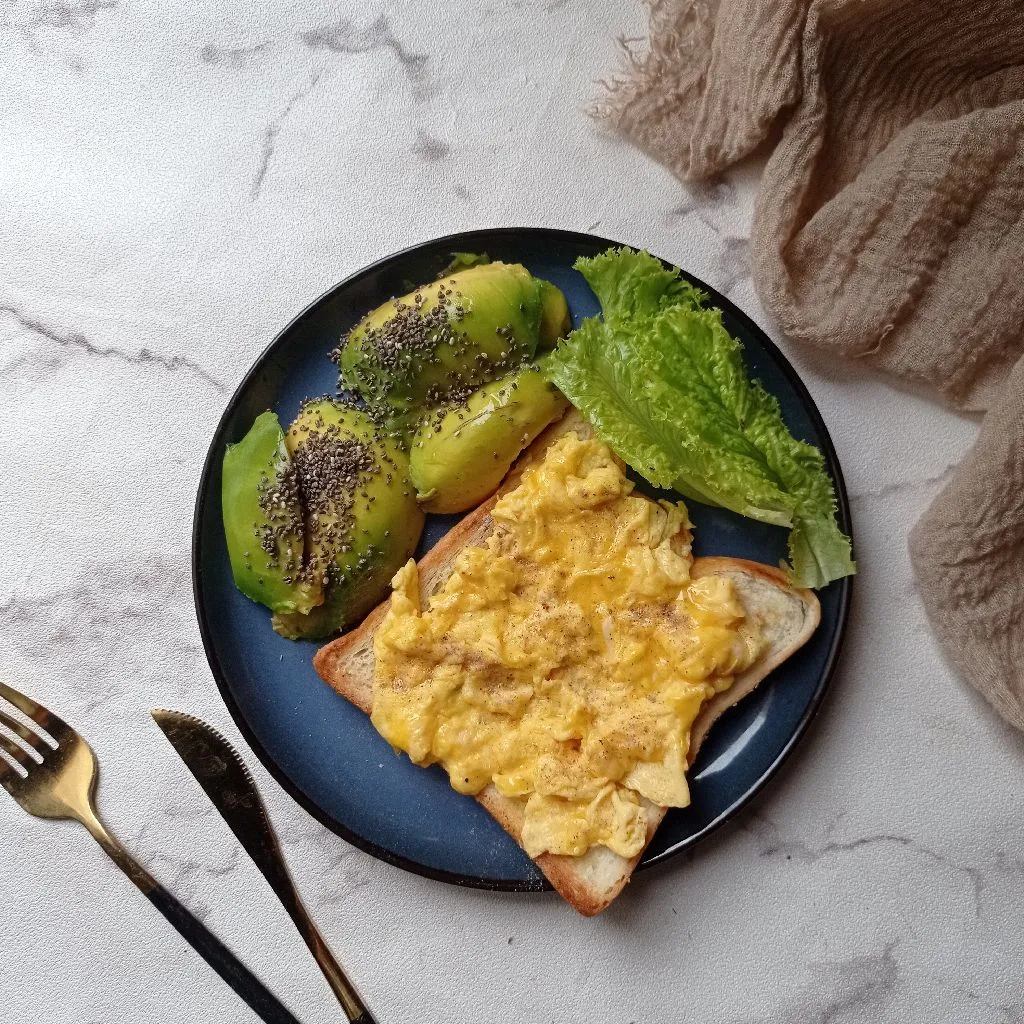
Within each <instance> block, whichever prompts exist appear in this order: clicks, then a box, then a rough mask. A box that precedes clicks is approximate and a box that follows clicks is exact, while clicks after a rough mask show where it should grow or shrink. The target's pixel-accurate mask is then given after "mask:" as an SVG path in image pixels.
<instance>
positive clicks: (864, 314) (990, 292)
mask: <svg viewBox="0 0 1024 1024" xmlns="http://www.w3.org/2000/svg"><path fill="white" fill-rule="evenodd" d="M650 8H651V10H650V14H651V41H650V50H649V53H648V54H647V56H646V57H644V58H642V59H635V58H631V66H630V68H629V69H628V71H627V74H626V75H625V76H624V77H623V78H621V79H619V80H617V81H615V82H613V83H612V85H611V87H610V90H609V92H608V93H607V94H606V96H605V97H604V99H603V101H602V102H601V104H600V107H599V111H598V113H599V115H600V116H602V117H603V118H605V119H607V120H608V121H609V122H610V123H611V124H613V125H614V127H615V128H616V129H617V130H618V131H619V132H620V133H622V134H623V135H624V136H626V137H627V138H629V139H630V140H632V141H633V142H634V143H635V144H636V145H638V146H640V147H641V148H642V149H644V150H646V151H647V152H648V153H650V154H651V155H652V156H653V157H655V158H656V159H658V160H659V161H661V162H662V163H664V164H666V165H667V166H668V167H670V168H671V169H672V170H673V171H675V172H676V173H677V174H679V175H680V176H681V177H684V178H704V177H708V176H710V175H714V174H716V173H717V172H719V171H721V170H722V169H723V168H725V167H728V166H729V165H730V164H732V163H734V162H735V161H737V160H739V159H741V158H743V157H745V156H747V155H748V154H750V153H751V152H753V151H754V150H755V149H757V148H758V147H760V146H761V145H762V144H765V143H768V144H770V145H771V146H772V148H771V154H770V156H769V158H768V162H767V165H766V166H765V169H764V175H763V178H762V181H761V189H760V194H759V196H758V201H757V207H756V213H755V219H754V229H753V236H752V239H751V256H752V262H753V270H754V281H755V284H756V286H757V290H758V294H759V295H760V297H761V299H762V301H763V302H764V304H765V306H766V307H767V308H768V309H770V310H771V312H772V313H774V315H775V316H776V317H777V318H778V320H779V322H780V324H781V325H782V327H783V329H784V330H785V331H786V333H787V334H788V335H789V337H791V338H793V339H795V340H797V341H800V342H803V343H806V344H808V345H813V346H814V347H816V348H819V349H826V350H829V351H832V352H835V353H836V354H838V355H843V356H849V357H853V358H858V359H862V360H864V361H865V362H867V363H870V364H871V365H872V366H875V367H878V368H880V369H882V370H884V371H886V372H888V373H891V374H894V375H896V376H897V377H899V378H902V379H903V380H906V381H911V382H914V383H915V384H916V385H923V386H924V387H926V388H929V389H931V390H933V391H934V392H936V393H938V394H939V395H941V396H942V397H943V398H944V399H945V400H947V401H948V402H950V403H952V404H954V405H957V406H959V407H961V408H963V409H968V410H989V411H988V415H987V417H986V418H985V421H984V423H983V426H982V429H981V432H980V434H979V437H978V440H977V442H976V444H975V447H974V449H973V450H972V452H971V454H970V455H969V457H968V458H967V460H966V461H965V462H964V464H963V465H962V466H960V467H959V468H958V470H957V471H956V473H955V475H954V477H953V478H952V480H951V481H950V483H949V485H948V486H947V487H946V488H945V490H943V491H942V493H941V494H940V495H939V496H938V498H936V500H935V502H934V503H933V505H932V506H931V508H930V509H929V510H928V511H927V513H926V514H925V515H924V517H923V518H922V519H921V521H920V522H919V523H918V524H917V525H916V526H915V527H914V529H913V531H912V533H911V541H910V547H911V555H912V558H913V563H914V568H915V571H916V573H917V577H918V581H919V584H920V589H921V593H922V596H923V598H924V602H925V605H926V607H927V610H928V614H929V616H930V617H931V622H932V626H933V628H934V630H935V632H936V634H937V635H938V637H939V640H940V642H941V643H942V646H943V647H944V649H945V651H946V654H947V655H948V657H949V658H950V660H951V661H952V662H953V663H954V664H956V665H957V666H958V667H959V669H960V671H961V672H962V673H963V674H964V676H965V677H966V678H968V679H969V680H970V682H971V683H973V684H974V686H976V687H977V688H978V689H979V690H980V691H981V692H982V693H983V694H984V695H985V697H986V698H987V699H988V700H989V701H990V702H991V703H992V705H993V706H994V707H995V708H996V709H997V710H998V711H999V712H1000V713H1001V714H1002V715H1003V716H1004V717H1005V718H1007V719H1008V720H1009V721H1010V722H1012V723H1013V724H1014V725H1016V726H1017V727H1018V728H1020V729H1024V359H1022V355H1024V219H1022V214H1024V0H973V2H970V3H968V2H957V3H953V2H949V0H652V2H651V4H650ZM1015 366H1016V369H1014V367H1015Z"/></svg>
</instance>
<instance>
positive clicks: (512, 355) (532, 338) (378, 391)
mask: <svg viewBox="0 0 1024 1024" xmlns="http://www.w3.org/2000/svg"><path fill="white" fill-rule="evenodd" d="M568 326H569V318H568V308H567V306H566V303H565V297H564V296H563V295H562V293H561V292H560V291H559V290H558V289H557V288H556V287H555V286H554V285H552V284H550V283H548V282H547V281H542V280H540V279H538V278H535V277H533V276H532V275H531V274H530V272H529V271H528V270H527V269H526V268H525V267H523V266H521V265H520V264H518V263H500V262H499V263H486V264H480V265H477V266H471V267H468V268H467V269H464V270H459V271H457V272H455V273H452V274H449V275H447V276H445V277H442V278H441V280H439V281H434V282H432V283H431V284H427V285H424V286H423V287H422V288H419V289H417V290H416V291H415V292H410V293H409V294H408V295H404V296H402V297H401V298H400V299H395V300H392V301H391V302H387V303H385V304H384V305H383V306H380V307H378V308H377V309H375V310H374V311H373V312H372V313H370V314H369V315H367V316H366V317H364V318H363V319H362V320H361V321H360V322H359V323H358V324H357V325H356V326H355V327H354V328H353V329H352V330H351V331H350V332H349V334H348V335H347V336H346V337H345V338H344V339H343V341H342V345H341V347H340V348H339V350H338V353H337V358H338V367H339V370H340V375H341V385H342V387H343V388H345V389H348V390H351V391H355V392H358V393H359V394H360V395H361V396H362V398H363V399H364V400H365V401H366V402H367V403H368V405H369V406H370V408H371V409H372V410H374V411H375V413H376V414H377V415H378V417H379V416H380V414H381V413H383V414H385V415H386V416H390V417H391V418H392V419H401V417H403V416H405V415H413V414H416V413H418V411H419V410H420V409H422V408H424V407H426V408H437V407H439V406H443V405H445V404H448V403H450V402H451V401H453V400H462V399H464V398H465V397H466V395H467V394H468V393H469V392H471V391H472V390H474V389H475V388H477V387H479V386H481V385H482V384H486V383H487V382H489V381H492V380H496V379H498V378H500V377H503V376H506V375H507V374H508V373H510V372H511V371H514V370H516V369H517V368H518V367H520V366H521V365H522V364H523V363H525V362H526V361H528V360H530V359H533V357H534V356H535V355H536V354H537V351H538V349H539V348H543V347H550V346H551V345H553V344H554V342H555V341H556V340H557V339H558V338H559V337H561V336H562V335H563V334H564V333H565V331H566V330H567V329H568Z"/></svg>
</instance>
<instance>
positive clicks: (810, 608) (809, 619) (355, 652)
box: [313, 411, 820, 916]
mask: <svg viewBox="0 0 1024 1024" xmlns="http://www.w3.org/2000/svg"><path fill="white" fill-rule="evenodd" d="M569 431H575V432H576V433H577V434H579V435H580V436H581V437H586V436H590V435H591V434H592V433H593V431H592V429H591V427H590V425H589V424H587V423H586V421H584V420H583V419H582V418H581V417H580V416H579V415H578V413H576V412H575V411H570V412H569V413H568V414H567V415H566V416H565V417H563V419H561V420H559V421H558V422H557V423H554V424H552V426H550V427H548V429H547V430H546V431H545V432H544V433H543V434H541V435H540V436H539V437H538V438H537V439H536V440H535V441H534V442H533V444H532V445H530V447H529V448H528V449H527V450H526V451H525V452H524V453H523V455H522V456H521V457H520V459H519V461H518V462H517V463H516V465H515V466H514V467H513V468H512V470H511V471H510V472H509V474H508V476H506V478H505V480H504V481H503V482H502V485H501V487H499V488H498V491H497V492H496V493H495V494H494V495H493V496H492V497H491V498H489V499H488V500H487V501H485V502H484V503H483V504H482V505H480V506H479V507H478V508H477V509H475V510H474V511H472V512H470V513H469V514H468V515H466V516H465V518H463V519H462V520H460V521H459V522H458V523H457V524H456V525H455V526H454V527H453V528H452V529H451V530H450V531H449V532H448V533H447V534H445V536H444V537H442V538H441V540H440V541H439V542H438V543H437V544H436V545H435V546H434V547H433V548H431V550H430V551H428V552H427V554H426V555H425V556H424V557H423V558H422V559H421V560H420V562H419V573H420V588H421V596H422V600H423V606H424V607H426V605H427V602H428V600H429V597H430V595H431V594H433V593H435V592H436V591H437V590H439V589H440V588H441V587H443V586H444V584H445V581H446V580H447V579H448V576H449V574H450V572H451V569H452V564H453V562H454V560H455V557H456V556H457V555H458V553H459V552H460V551H461V550H462V549H463V548H465V547H470V546H477V547H479V546H483V545H484V544H485V542H486V540H487V537H488V536H489V535H490V533H491V530H492V529H493V526H494V524H493V520H492V519H491V515H490V512H491V509H492V508H493V507H494V503H495V502H496V501H497V500H498V498H499V497H500V496H501V495H502V494H503V493H505V492H506V491H509V490H511V489H512V488H513V487H515V486H516V484H517V483H518V482H519V479H520V477H521V476H522V473H523V470H524V469H525V468H526V467H527V466H529V465H531V464H533V463H534V462H536V461H538V460H539V459H542V458H543V457H544V453H545V452H546V450H547V448H548V446H549V445H550V444H552V442H554V441H555V440H557V439H558V438H559V437H561V436H562V435H563V434H565V433H568V432H569ZM717 574H722V575H728V576H729V577H730V578H731V579H732V581H733V583H734V585H735V587H736V592H737V595H738V596H739V598H740V600H741V601H742V603H743V606H744V608H745V609H746V612H747V614H748V615H750V616H753V617H756V618H757V620H758V621H759V623H760V626H761V630H762V633H763V635H764V637H765V639H766V640H767V641H768V643H767V647H766V650H765V652H764V654H763V655H762V656H761V657H760V658H759V659H758V661H757V662H755V663H754V664H753V665H752V666H751V667H750V668H748V669H747V670H746V671H745V672H743V673H742V674H740V675H738V676H737V677H736V679H735V680H734V682H733V684H732V686H730V687H729V689H727V690H725V691H723V692H722V693H720V694H717V695H716V696H715V697H714V698H712V699H711V700H710V701H708V702H707V703H706V704H705V705H704V706H703V707H702V708H701V711H700V714H699V715H698V716H697V718H696V720H695V721H694V723H693V726H692V728H691V730H690V749H689V753H688V757H687V760H688V763H690V764H692V763H693V760H694V758H695V757H696V755H697V751H698V749H699V748H700V745H701V743H702V742H703V740H704V737H705V736H706V735H707V732H708V730H709V729H710V728H711V726H712V725H713V724H714V722H715V721H717V719H718V718H719V717H720V716H721V715H722V713H723V712H724V711H725V710H726V709H727V708H729V707H732V705H733V704H736V703H737V702H738V701H739V700H741V699H742V698H743V697H745V696H746V695H747V694H748V693H750V692H751V691H752V690H753V689H754V687H756V686H757V684H758V683H759V682H760V681H761V680H762V679H763V678H764V677H765V676H766V675H768V673H769V672H771V671H772V669H774V668H775V667H776V666H778V665H780V664H781V663H782V662H783V661H785V660H786V658H788V657H789V656H790V655H791V654H792V653H793V652H794V651H796V650H797V649H799V648H800V647H801V646H802V645H803V644H804V643H805V642H806V640H807V639H808V637H810V635H811V634H812V633H813V632H814V630H815V628H816V627H817V625H818V621H819V618H820V607H819V605H818V599H817V598H816V597H815V596H814V594H813V593H812V592H811V591H809V590H799V589H797V588H795V587H794V586H793V585H792V584H791V583H790V582H789V581H788V579H787V578H786V575H785V573H783V572H782V571H781V570H780V569H776V568H773V567H771V566H767V565H761V564H759V563H757V562H748V561H745V560H743V559H739V558H698V559H695V560H694V563H693V568H692V570H691V575H692V576H693V577H694V578H698V577H701V576H708V575H717ZM389 602H390V598H389V599H388V600H386V601H384V602H383V603H382V604H380V605H378V606H377V608H375V609H374V610H373V611H372V612H371V613H370V614H369V615H368V616H367V617H366V619H365V620H364V621H363V623H362V624H361V625H360V626H359V627H358V628H356V629H353V630H351V631H350V632H348V633H346V634H345V635H344V636H342V637H340V638H339V639H337V640H334V641H332V642H331V643H329V644H327V645H326V646H324V647H322V648H321V649H320V650H319V651H318V652H317V654H316V656H315V657H314V659H313V664H314V666H315V668H316V670H317V672H318V673H319V674H320V676H321V677H322V678H323V679H324V680H325V681H326V682H327V683H329V684H330V685H331V686H333V687H334V689H336V690H337V691H338V692H339V693H340V694H341V695H342V696H343V697H345V698H346V699H347V700H350V701H351V702H352V703H353V704H355V705H356V706H357V707H358V708H360V709H361V710H362V711H365V712H366V714H370V712H371V711H372V709H373V677H374V654H373V638H374V635H375V633H376V631H377V627H378V625H379V624H380V622H381V620H382V619H383V618H384V615H385V613H386V612H387V608H388V604H389ZM477 799H478V800H479V801H480V803H482V804H483V805H484V807H486V808H487V810H488V811H490V812H491V814H492V815H493V816H494V817H495V818H496V819H497V820H498V822H499V823H500V824H501V826H502V827H503V828H504V829H505V830H506V831H507V832H508V833H509V834H510V835H511V836H512V837H513V838H514V839H515V840H516V842H521V834H522V825H523V807H524V804H525V800H523V799H521V798H520V799H517V798H510V797H505V796H502V795H501V794H500V793H499V792H498V791H497V790H496V789H495V788H494V786H493V785H492V786H488V787H487V788H486V789H485V790H484V791H483V792H482V793H480V794H479V795H478V796H477ZM643 803H644V807H645V810H646V812H647V840H646V842H645V844H644V845H645V846H646V844H647V843H649V842H650V841H651V838H652V837H653V836H654V832H655V830H656V829H657V827H658V825H659V824H660V823H661V820H662V818H663V817H664V816H665V811H666V808H664V807H658V806H656V805H655V804H652V803H650V802H648V801H643ZM642 853H643V851H641V853H640V854H637V855H636V856H635V857H631V858H628V859H627V858H625V857H621V856H619V855H618V854H616V853H613V852H612V851H611V850H609V849H608V848H607V847H604V846H594V847H592V848H591V849H590V850H588V851H587V853H585V854H583V855H582V856H580V857H570V856H564V855H560V854H552V853H543V854H541V855H540V856H539V857H537V858H536V863H537V866H538V867H539V868H540V869H541V871H543V872H544V874H545V875H546V876H547V878H548V881H550V882H551V884H552V886H554V888H555V889H556V890H557V891H558V892H559V893H560V894H561V895H562V896H563V897H564V898H565V899H566V900H567V901H568V902H569V903H571V904H572V905H573V907H575V908H576V909H577V910H578V911H579V912H580V913H581V914H585V915H587V916H590V915H592V914H597V913H599V912H600V911H602V910H604V909H605V907H607V906H608V904H609V903H611V901H612V900H613V899H615V897H616V896H617V895H618V894H619V893H620V892H621V891H622V888H623V886H625V884H626V883H627V882H628V881H629V878H630V876H631V875H632V873H633V869H634V868H635V867H636V865H637V863H638V862H639V860H640V857H641V856H642Z"/></svg>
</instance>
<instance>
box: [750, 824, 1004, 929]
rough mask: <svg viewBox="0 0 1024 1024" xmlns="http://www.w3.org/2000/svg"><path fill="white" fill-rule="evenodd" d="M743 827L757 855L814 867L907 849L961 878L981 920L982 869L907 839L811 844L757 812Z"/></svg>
mask: <svg viewBox="0 0 1024 1024" xmlns="http://www.w3.org/2000/svg"><path fill="white" fill-rule="evenodd" d="M841 818H842V815H840V817H839V818H837V819H836V820H835V821H833V822H832V823H831V824H830V825H829V826H828V827H827V828H826V830H825V833H826V836H829V835H831V834H832V832H833V831H834V830H835V828H836V826H837V825H838V822H839V821H840V820H841ZM743 827H744V828H745V829H746V830H747V831H748V832H750V834H751V835H753V836H755V837H756V839H757V840H758V845H759V853H760V856H762V857H778V856H782V857H785V859H786V860H795V861H798V862H801V863H804V864H814V863H817V862H818V861H820V860H822V859H824V858H827V857H834V856H839V855H842V854H847V853H855V852H856V851H858V850H863V849H868V848H876V847H885V846H890V847H895V848H898V849H902V850H907V851H908V852H910V853H913V854H915V855H916V856H918V857H922V858H924V859H925V860H926V861H930V862H931V863H933V864H937V865H939V866H941V867H944V868H948V869H950V870H952V871H955V872H958V873H959V874H961V875H963V876H964V878H965V879H966V880H967V881H968V882H969V883H970V896H971V904H972V909H973V913H974V916H975V917H976V918H977V917H981V894H982V891H983V889H984V888H985V878H984V872H983V870H982V868H980V867H979V866H977V865H973V864H968V863H966V862H964V861H962V860H959V859H957V858H955V857H951V856H949V855H948V854H946V853H942V852H940V851H938V850H934V849H932V848H931V847H929V846H926V845H925V844H924V843H922V842H920V841H919V840H917V839H913V838H911V837H910V836H905V835H900V834H898V833H895V832H878V833H873V834H871V835H865V836H858V837H857V838H856V839H849V840H842V841H840V840H833V839H827V840H826V841H825V842H824V843H821V844H820V845H811V844H809V843H805V842H804V841H802V840H799V839H787V838H784V837H783V836H782V835H781V833H780V832H779V829H778V826H777V825H775V824H774V823H773V822H772V821H770V820H769V819H768V818H766V817H765V816H764V815H763V814H760V813H757V812H755V813H752V814H750V815H749V816H748V817H747V819H746V820H745V821H744V823H743ZM994 866H995V864H994Z"/></svg>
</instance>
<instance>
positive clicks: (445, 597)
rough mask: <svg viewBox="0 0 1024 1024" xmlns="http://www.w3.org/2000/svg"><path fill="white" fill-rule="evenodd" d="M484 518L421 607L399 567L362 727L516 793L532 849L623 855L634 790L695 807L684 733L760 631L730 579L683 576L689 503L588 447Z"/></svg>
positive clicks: (558, 461)
mask: <svg viewBox="0 0 1024 1024" xmlns="http://www.w3.org/2000/svg"><path fill="white" fill-rule="evenodd" d="M491 516H492V518H493V520H494V530H493V532H492V533H491V534H490V536H489V537H488V539H487V542H486V546H484V547H467V548H464V549H463V550H462V551H461V552H460V553H459V554H458V556H457V557H456V559H455V562H454V571H453V572H452V573H451V576H450V577H449V578H448V580H447V582H446V583H445V585H444V587H443V588H442V589H441V590H439V591H438V592H437V593H436V594H434V595H433V596H431V597H430V599H429V602H428V603H427V605H426V607H423V605H422V603H421V600H420V587H419V578H418V574H417V569H416V564H415V563H414V562H411V561H410V562H409V563H408V564H407V565H405V566H404V567H403V568H402V569H401V570H399V572H398V574H397V575H396V576H395V578H394V581H393V584H392V585H393V587H394V593H393V595H392V598H391V606H390V609H389V611H388V612H387V615H386V617H385V619H384V621H383V624H382V626H381V627H380V628H379V630H378V631H377V634H376V638H375V640H374V655H375V676H374V689H373V716H372V719H373V724H374V725H375V726H376V728H377V729H378V731H379V732H380V733H381V735H382V736H384V738H385V739H386V740H387V741H388V742H389V743H390V744H391V745H392V746H393V747H396V748H397V749H399V750H404V751H405V752H406V753H407V754H408V755H409V757H410V758H411V759H412V760H413V761H414V762H415V763H416V764H419V765H429V764H434V763H440V764H441V765H443V766H444V768H445V769H446V770H447V772H448V774H449V776H450V777H451V783H452V786H454V787H455V789H457V790H458V791H459V792H460V793H469V794H477V793H479V792H481V790H483V789H484V788H486V787H487V786H488V785H490V784H491V783H493V784H494V786H495V787H496V788H497V790H498V791H499V792H500V793H502V794H503V795H505V796H508V797H515V798H519V799H521V800H523V801H524V802H525V807H524V813H525V824H524V827H523V832H522V841H523V845H524V847H525V849H526V852H527V853H528V854H529V855H530V856H531V857H535V856H537V855H539V854H541V853H544V852H545V851H549V852H551V853H559V854H569V855H574V856H575V855H580V854H583V853H585V852H586V851H587V850H588V849H590V847H591V846H594V845H597V844H602V845H604V846H607V847H609V848H610V849H612V850H614V851H615V852H616V853H618V854H621V855H622V856H623V857H632V856H634V855H635V854H637V853H639V852H640V850H641V849H643V846H644V843H645V840H646V818H645V814H644V805H643V802H642V801H643V800H644V799H646V800H649V801H651V802H652V803H654V804H660V805H662V806H670V807H685V806H686V805H687V804H689V802H690V793H689V789H688V787H687V783H686V775H685V772H686V757H687V750H688V748H689V742H690V727H691V725H692V724H693V721H694V719H695V718H696V717H697V714H698V712H699V711H700V708H701V705H702V704H703V703H704V702H705V701H706V700H708V699H709V698H710V697H712V696H713V695H714V694H715V693H718V692H720V691H722V690H724V689H726V688H728V687H729V686H730V685H731V683H732V681H733V678H734V676H735V674H737V673H739V672H741V671H743V669H745V668H747V667H748V666H749V665H750V664H751V663H752V662H753V661H755V660H756V658H757V657H758V654H759V653H760V652H761V650H762V645H763V641H762V639H761V637H760V635H759V632H758V630H757V628H756V626H755V624H754V623H753V622H752V621H748V620H746V618H745V616H744V610H743V606H742V604H741V603H740V601H739V600H738V598H737V596H736V594H735V592H734V590H733V586H732V583H731V582H730V581H729V580H728V579H726V578H724V577H721V576H708V577H704V578H702V579H697V580H691V579H690V566H691V563H692V561H693V558H692V555H691V553H690V541H691V535H690V523H689V520H688V517H687V512H686V507H685V506H684V505H683V503H682V502H678V503H676V504H671V503H669V502H664V501H662V502H654V501H651V500H649V499H648V498H645V497H643V496H641V495H636V494H633V484H632V482H631V481H630V480H629V479H627V477H626V476H625V474H624V472H623V469H622V465H621V464H620V463H619V462H618V460H617V459H616V457H615V456H614V455H613V454H612V452H611V450H610V449H609V448H608V447H607V446H606V445H604V444H602V443H601V442H599V441H596V440H592V439H587V440H582V439H580V438H579V437H578V436H577V435H576V434H567V435H566V436H565V437H563V438H561V439H560V440H559V441H557V442H556V443H555V444H553V445H552V446H551V447H550V448H549V449H548V452H547V454H546V456H545V458H544V459H543V461H542V462H540V463H539V464H537V465H535V466H534V467H532V468H530V469H528V470H527V471H526V472H525V473H524V475H523V477H522V480H521V482H520V483H519V485H518V486H517V487H516V488H515V489H514V490H511V491H509V492H508V493H506V494H505V495H504V496H503V497H501V498H500V500H499V501H498V502H497V503H496V505H495V506H494V509H493V511H492V513H491Z"/></svg>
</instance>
